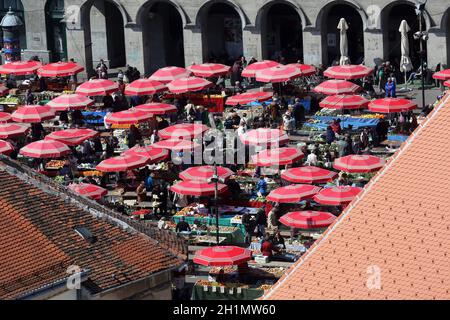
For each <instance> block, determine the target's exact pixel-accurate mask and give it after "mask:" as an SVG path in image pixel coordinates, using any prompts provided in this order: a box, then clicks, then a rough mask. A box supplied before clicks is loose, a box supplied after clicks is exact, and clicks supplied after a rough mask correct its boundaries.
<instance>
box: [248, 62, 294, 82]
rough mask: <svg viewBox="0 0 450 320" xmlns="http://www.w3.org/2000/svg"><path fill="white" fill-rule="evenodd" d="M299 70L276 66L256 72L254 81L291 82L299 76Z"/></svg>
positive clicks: (291, 67)
mask: <svg viewBox="0 0 450 320" xmlns="http://www.w3.org/2000/svg"><path fill="white" fill-rule="evenodd" d="M301 74H302V73H301V71H300V69H298V68H296V67H293V66H284V65H278V66H276V67H272V68H268V69H263V70H260V71H258V72H256V81H259V82H271V83H279V82H286V81H289V80H292V79H293V78H297V77H300V76H301Z"/></svg>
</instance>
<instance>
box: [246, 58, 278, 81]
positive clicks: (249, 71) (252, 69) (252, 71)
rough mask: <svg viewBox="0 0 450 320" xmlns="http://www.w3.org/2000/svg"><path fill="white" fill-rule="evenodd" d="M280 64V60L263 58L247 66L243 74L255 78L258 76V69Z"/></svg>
mask: <svg viewBox="0 0 450 320" xmlns="http://www.w3.org/2000/svg"><path fill="white" fill-rule="evenodd" d="M279 65H280V64H279V63H278V62H275V61H272V60H263V61H259V62H255V63H252V64H251V65H249V66H247V68H245V69H244V70H243V71H242V76H243V77H246V78H254V77H255V76H256V73H257V72H258V71H261V70H264V69H268V68H273V67H276V66H279Z"/></svg>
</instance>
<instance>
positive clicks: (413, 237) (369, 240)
mask: <svg viewBox="0 0 450 320" xmlns="http://www.w3.org/2000/svg"><path fill="white" fill-rule="evenodd" d="M443 101H444V102H443V103H441V104H440V105H439V106H438V107H437V108H436V110H434V111H433V112H432V113H431V114H430V115H429V117H428V119H427V120H426V121H425V122H424V123H423V124H422V126H421V127H420V128H418V129H417V130H416V131H415V132H414V134H413V135H412V136H411V137H410V138H409V139H408V141H407V142H406V143H405V144H404V145H403V146H402V148H401V149H400V150H399V151H398V152H397V153H396V154H395V155H394V157H393V158H392V159H391V160H390V161H389V162H388V164H387V165H386V167H385V168H384V169H382V171H381V172H379V173H378V174H377V176H376V177H375V178H374V179H373V181H372V182H371V183H370V184H369V185H368V186H367V187H366V189H365V191H364V192H363V193H362V194H361V195H360V197H359V198H357V199H355V200H354V201H353V203H352V204H351V205H350V206H349V207H348V208H347V210H346V211H345V212H344V213H343V214H342V215H341V216H340V217H339V218H338V219H337V220H336V222H335V223H334V224H333V225H332V226H330V228H329V229H328V230H327V231H326V232H325V233H324V235H323V236H322V237H321V238H320V239H319V240H318V241H317V242H316V243H315V244H314V245H313V246H312V247H311V248H310V250H308V252H307V253H306V254H305V255H304V256H303V257H302V258H301V259H300V260H299V261H298V262H297V263H296V264H295V265H294V266H293V267H292V268H291V269H290V270H289V271H288V272H287V273H286V274H285V276H284V277H283V278H282V279H280V281H279V282H278V283H277V284H276V285H275V286H274V287H273V288H272V290H271V291H269V292H268V293H267V294H266V295H265V296H264V297H263V299H285V300H287V299H449V298H450V237H449V234H450V214H449V213H450V165H449V163H448V152H449V150H448V145H449V141H448V130H449V129H448V127H449V120H450V96H446V97H445V98H444V100H443Z"/></svg>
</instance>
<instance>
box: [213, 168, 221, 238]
mask: <svg viewBox="0 0 450 320" xmlns="http://www.w3.org/2000/svg"><path fill="white" fill-rule="evenodd" d="M218 194H219V175H218V172H217V163H216V162H215V161H214V205H215V208H214V210H215V211H216V212H215V214H216V243H217V245H219V241H220V239H219V207H218V201H217V200H218Z"/></svg>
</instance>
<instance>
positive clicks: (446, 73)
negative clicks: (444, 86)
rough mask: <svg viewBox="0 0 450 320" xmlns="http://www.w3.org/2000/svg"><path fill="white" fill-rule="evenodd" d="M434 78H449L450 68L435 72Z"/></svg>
mask: <svg viewBox="0 0 450 320" xmlns="http://www.w3.org/2000/svg"><path fill="white" fill-rule="evenodd" d="M433 79H437V80H443V81H445V80H449V79H450V69H445V70H441V71H438V72H435V73H434V74H433Z"/></svg>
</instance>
